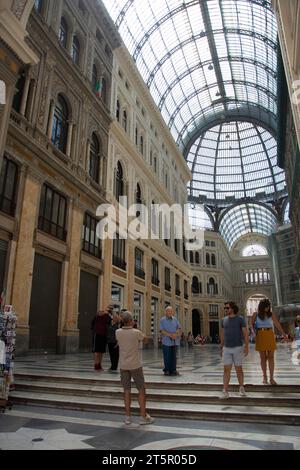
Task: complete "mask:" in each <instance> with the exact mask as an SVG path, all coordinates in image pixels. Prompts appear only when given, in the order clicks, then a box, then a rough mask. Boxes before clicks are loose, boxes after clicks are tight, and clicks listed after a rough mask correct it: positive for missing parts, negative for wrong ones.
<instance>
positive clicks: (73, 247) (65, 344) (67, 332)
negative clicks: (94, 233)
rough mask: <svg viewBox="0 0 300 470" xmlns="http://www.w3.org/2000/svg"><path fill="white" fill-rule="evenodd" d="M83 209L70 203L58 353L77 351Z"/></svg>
mask: <svg viewBox="0 0 300 470" xmlns="http://www.w3.org/2000/svg"><path fill="white" fill-rule="evenodd" d="M82 225H83V210H82V209H81V208H80V207H78V206H77V205H76V204H74V202H73V203H71V207H70V223H69V230H70V233H69V237H68V254H69V256H68V258H67V260H66V261H65V262H64V265H63V281H62V284H63V292H62V296H61V298H62V302H61V308H60V313H61V325H60V331H59V334H58V336H59V338H58V341H59V347H58V350H59V352H60V353H70V352H75V351H78V340H79V332H78V328H77V320H78V302H79V284H80V254H81V243H82Z"/></svg>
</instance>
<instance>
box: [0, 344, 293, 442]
mask: <svg viewBox="0 0 300 470" xmlns="http://www.w3.org/2000/svg"><path fill="white" fill-rule="evenodd" d="M142 355H143V363H144V372H145V377H146V381H147V380H149V381H150V380H151V381H157V382H160V381H162V379H163V375H162V351H161V350H158V351H152V350H144V351H142ZM103 365H104V369H105V370H104V372H101V373H100V374H101V375H102V376H103V377H112V376H115V377H116V378H117V377H118V375H117V374H112V373H111V372H109V371H108V370H107V369H108V368H109V365H110V364H109V358H108V355H106V356H105V359H104V363H103ZM92 366H93V361H92V356H91V355H90V354H76V355H67V356H50V355H48V354H43V355H40V356H30V357H29V356H28V357H25V358H17V360H16V366H15V367H16V372H18V371H19V372H26V371H27V372H35V371H36V372H38V371H44V372H46V371H48V372H49V374H51V372H55V374H62V375H68V374H71V373H72V374H78V375H80V376H86V377H90V376H94V375H95V374H96V372H94V371H93V367H92ZM178 370H179V372H180V374H181V375H180V377H170V378H169V380H172V381H178V382H180V383H182V387H184V386H185V383H188V382H195V383H215V384H221V383H222V363H221V358H220V356H219V350H218V348H217V347H216V346H212V345H206V346H195V347H193V348H192V349H187V348H182V349H181V350H180V351H179V354H178ZM244 371H245V383H246V384H261V372H260V366H259V357H258V354H257V353H256V352H255V351H254V348H253V345H252V346H251V351H250V354H249V356H248V358H246V359H245V363H244ZM98 374H99V373H98ZM275 378H276V380H277V381H278V383H280V384H289V385H291V386H292V385H295V384H297V385H300V364H299V361H298V360H297V357H296V356H295V351H294V350H293V349H292V347H291V345H289V344H283V345H279V346H278V350H277V353H276V374H275ZM165 379H166V378H164V380H165ZM232 383H233V384H234V383H236V378H235V376H234V375H233V377H232ZM123 419H124V416H123V415H118V414H108V413H95V412H80V411H72V410H63V409H54V408H50V407H49V408H47V407H43V408H42V407H36V406H23V405H15V406H14V407H13V409H12V410H7V411H6V412H5V414H1V415H0V450H4V449H11V450H15V449H20V450H21V449H24V450H35V449H36V450H41V449H48V450H50V449H51V450H52V449H53V450H59V449H64V450H66V449H70V450H71V449H72V450H80V449H86V450H95V449H97V450H105V451H107V450H135V449H136V450H137V449H143V450H169V449H198V450H201V449H228V450H238V449H244V450H251V449H262V450H275V449H277V450H293V449H295V450H300V432H299V427H297V426H286V425H280V424H277V425H266V424H255V423H238V422H237V423H234V422H214V421H201V420H187V419H186V420H183V419H174V418H171V417H170V419H168V418H165V417H164V418H156V419H155V421H154V423H153V424H150V425H147V426H140V425H139V424H138V417H137V416H134V417H133V423H132V424H130V425H125V424H124V423H123Z"/></svg>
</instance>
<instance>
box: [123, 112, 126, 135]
mask: <svg viewBox="0 0 300 470" xmlns="http://www.w3.org/2000/svg"><path fill="white" fill-rule="evenodd" d="M123 129H124V130H125V132H127V111H126V109H125V110H124V111H123Z"/></svg>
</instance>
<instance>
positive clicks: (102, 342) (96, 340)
mask: <svg viewBox="0 0 300 470" xmlns="http://www.w3.org/2000/svg"><path fill="white" fill-rule="evenodd" d="M111 311H112V310H111V308H110V307H107V308H106V310H99V311H98V313H97V315H96V316H95V317H94V318H93V320H92V324H91V330H92V332H93V353H94V368H95V370H103V368H102V356H103V354H104V353H105V352H106V344H107V336H106V334H107V327H108V325H109V323H110V321H111V317H110V315H111Z"/></svg>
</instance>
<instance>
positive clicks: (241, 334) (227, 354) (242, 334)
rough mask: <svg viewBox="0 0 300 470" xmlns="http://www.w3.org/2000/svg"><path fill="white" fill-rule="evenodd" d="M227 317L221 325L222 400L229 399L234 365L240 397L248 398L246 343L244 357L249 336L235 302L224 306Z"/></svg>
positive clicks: (247, 350) (247, 351)
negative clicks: (245, 369) (244, 370)
mask: <svg viewBox="0 0 300 470" xmlns="http://www.w3.org/2000/svg"><path fill="white" fill-rule="evenodd" d="M224 305H225V306H224V310H225V315H226V316H225V317H224V318H223V320H222V323H221V338H220V346H221V354H222V355H223V363H224V375H223V392H222V394H221V395H220V398H221V399H222V398H223V399H224V398H229V393H228V387H229V382H230V376H231V369H232V366H233V365H234V367H235V371H236V375H237V378H238V382H239V386H240V395H241V396H242V397H245V396H247V395H246V392H245V387H244V372H243V366H242V364H243V342H244V343H245V349H244V355H245V356H247V355H248V353H249V335H248V328H247V326H246V322H245V319H244V317H242V316H240V315H238V312H239V308H238V306H237V305H236V304H235V303H234V302H226V303H225V304H224Z"/></svg>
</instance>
